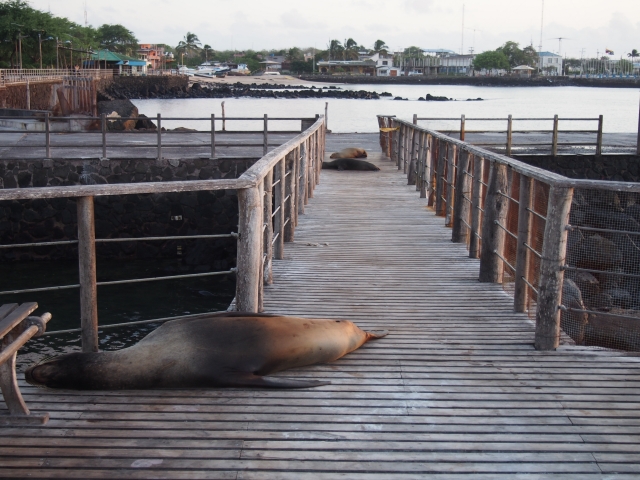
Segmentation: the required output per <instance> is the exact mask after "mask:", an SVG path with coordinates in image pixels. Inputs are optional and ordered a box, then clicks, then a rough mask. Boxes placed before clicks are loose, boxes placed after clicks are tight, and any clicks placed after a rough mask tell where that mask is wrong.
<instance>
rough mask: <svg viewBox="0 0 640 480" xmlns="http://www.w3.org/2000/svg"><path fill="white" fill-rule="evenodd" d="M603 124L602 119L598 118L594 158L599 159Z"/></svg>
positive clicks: (600, 116)
mask: <svg viewBox="0 0 640 480" xmlns="http://www.w3.org/2000/svg"><path fill="white" fill-rule="evenodd" d="M603 123H604V117H603V116H602V115H599V116H598V138H597V140H596V156H597V157H599V156H600V155H602V128H603Z"/></svg>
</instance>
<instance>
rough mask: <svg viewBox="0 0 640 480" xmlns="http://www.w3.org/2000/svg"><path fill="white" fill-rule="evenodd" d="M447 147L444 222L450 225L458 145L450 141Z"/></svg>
mask: <svg viewBox="0 0 640 480" xmlns="http://www.w3.org/2000/svg"><path fill="white" fill-rule="evenodd" d="M447 147H448V148H447V197H446V198H447V205H446V210H445V214H444V223H445V225H446V226H447V227H450V226H451V223H452V222H453V218H452V216H453V203H454V199H453V194H454V192H455V178H456V176H455V175H456V173H455V172H456V169H455V164H456V157H457V153H458V147H456V146H455V145H454V144H452V143H450V144H449V145H448V146H447Z"/></svg>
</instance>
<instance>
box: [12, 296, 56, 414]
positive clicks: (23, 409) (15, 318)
mask: <svg viewBox="0 0 640 480" xmlns="http://www.w3.org/2000/svg"><path fill="white" fill-rule="evenodd" d="M36 308H38V304H37V303H35V302H30V303H23V304H22V305H18V304H17V303H9V304H5V305H2V306H0V390H1V391H2V396H3V397H4V401H5V403H6V404H7V407H8V409H9V415H8V416H6V415H0V425H3V424H4V425H6V424H11V423H14V422H16V420H17V421H19V422H20V423H40V424H42V423H46V422H47V420H48V419H49V415H48V414H44V415H34V416H31V415H30V412H29V408H28V407H27V405H26V404H25V402H24V400H23V398H22V394H21V393H20V387H19V386H18V380H17V377H16V355H17V353H18V350H20V349H21V348H22V347H23V346H24V344H25V343H27V342H28V341H29V340H30V339H31V338H32V337H36V336H40V335H42V334H43V333H44V331H45V330H46V328H47V322H48V321H49V320H51V314H50V313H44V314H42V315H41V316H39V317H36V316H32V317H30V316H29V314H31V313H32V312H33V311H34V310H35V309H36Z"/></svg>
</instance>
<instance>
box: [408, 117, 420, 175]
mask: <svg viewBox="0 0 640 480" xmlns="http://www.w3.org/2000/svg"><path fill="white" fill-rule="evenodd" d="M419 135H420V132H418V131H417V130H416V129H411V133H410V134H409V141H410V142H411V144H410V147H409V148H408V151H409V162H407V163H408V164H407V165H406V167H405V168H406V173H407V185H415V184H416V157H417V152H416V137H418V136H419Z"/></svg>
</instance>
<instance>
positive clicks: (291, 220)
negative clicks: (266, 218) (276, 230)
mask: <svg viewBox="0 0 640 480" xmlns="http://www.w3.org/2000/svg"><path fill="white" fill-rule="evenodd" d="M293 157H294V153H293V152H289V153H288V154H287V156H286V157H285V165H286V169H285V170H286V173H287V174H288V175H287V176H286V178H285V187H286V190H285V198H287V197H288V200H287V201H286V202H285V203H284V205H285V209H284V211H285V218H284V222H285V226H284V241H285V242H293V239H294V232H295V221H296V217H295V213H294V212H295V210H296V196H295V193H294V192H295V179H294V176H295V172H296V169H295V166H294V165H295V162H294V160H293Z"/></svg>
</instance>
